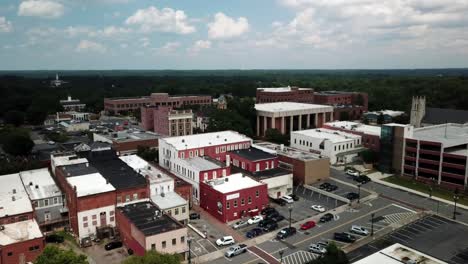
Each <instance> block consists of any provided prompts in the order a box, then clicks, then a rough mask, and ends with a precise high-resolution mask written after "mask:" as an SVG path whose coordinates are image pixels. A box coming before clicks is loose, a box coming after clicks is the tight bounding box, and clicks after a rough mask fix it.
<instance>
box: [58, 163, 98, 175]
mask: <svg viewBox="0 0 468 264" xmlns="http://www.w3.org/2000/svg"><path fill="white" fill-rule="evenodd" d="M86 161H88V160H86ZM60 169H61V170H62V171H63V172H64V173H65V177H75V176H82V175H88V174H94V173H99V172H98V170H96V168H94V167H93V166H89V163H88V162H86V163H79V164H72V165H67V166H61V167H60Z"/></svg>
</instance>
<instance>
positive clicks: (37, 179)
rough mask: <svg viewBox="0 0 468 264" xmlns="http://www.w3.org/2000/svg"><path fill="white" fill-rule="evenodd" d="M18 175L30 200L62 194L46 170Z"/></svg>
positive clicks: (24, 172) (30, 171)
mask: <svg viewBox="0 0 468 264" xmlns="http://www.w3.org/2000/svg"><path fill="white" fill-rule="evenodd" d="M19 175H20V177H21V180H22V181H23V184H24V188H25V189H26V192H27V193H28V195H29V198H30V199H31V200H38V199H44V198H49V197H56V196H60V195H61V194H62V191H60V189H59V187H58V186H57V184H56V183H55V181H54V179H53V178H52V175H50V172H49V169H48V168H43V169H38V170H29V171H22V172H20V173H19Z"/></svg>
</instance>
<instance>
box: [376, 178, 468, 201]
mask: <svg viewBox="0 0 468 264" xmlns="http://www.w3.org/2000/svg"><path fill="white" fill-rule="evenodd" d="M383 180H384V181H386V182H390V183H393V184H397V185H400V186H403V187H406V188H410V189H413V190H416V191H419V192H422V193H426V194H427V195H428V196H429V186H428V185H427V184H424V183H421V182H418V181H413V180H409V179H406V178H403V177H395V176H391V177H387V178H385V179H383ZM432 195H433V196H437V197H439V198H442V199H445V200H447V201H450V202H453V191H449V190H445V189H440V188H437V186H435V187H434V189H433V190H432ZM459 197H460V199H459V200H458V203H461V204H463V205H466V206H468V197H467V196H465V195H463V193H462V192H461V191H460V193H459Z"/></svg>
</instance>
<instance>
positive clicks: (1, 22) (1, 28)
mask: <svg viewBox="0 0 468 264" xmlns="http://www.w3.org/2000/svg"><path fill="white" fill-rule="evenodd" d="M11 31H13V25H12V24H11V22H10V21H8V20H7V19H6V18H5V17H0V33H2V32H3V33H8V32H11Z"/></svg>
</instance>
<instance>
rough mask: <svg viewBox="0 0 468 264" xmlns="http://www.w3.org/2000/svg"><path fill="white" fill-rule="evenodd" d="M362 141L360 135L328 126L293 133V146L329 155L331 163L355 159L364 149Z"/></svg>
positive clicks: (347, 161)
mask: <svg viewBox="0 0 468 264" xmlns="http://www.w3.org/2000/svg"><path fill="white" fill-rule="evenodd" d="M361 141H362V139H361V136H359V135H354V134H350V133H345V132H342V131H336V130H332V129H326V128H320V129H309V130H302V131H294V132H292V133H291V147H293V148H298V149H301V150H304V151H310V152H315V153H317V154H321V155H324V156H327V157H329V158H330V163H331V164H340V163H341V164H342V163H344V164H346V163H349V162H352V161H354V159H355V158H356V157H357V156H358V153H359V152H360V151H362V150H363V148H362V146H361V144H362V143H361Z"/></svg>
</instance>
